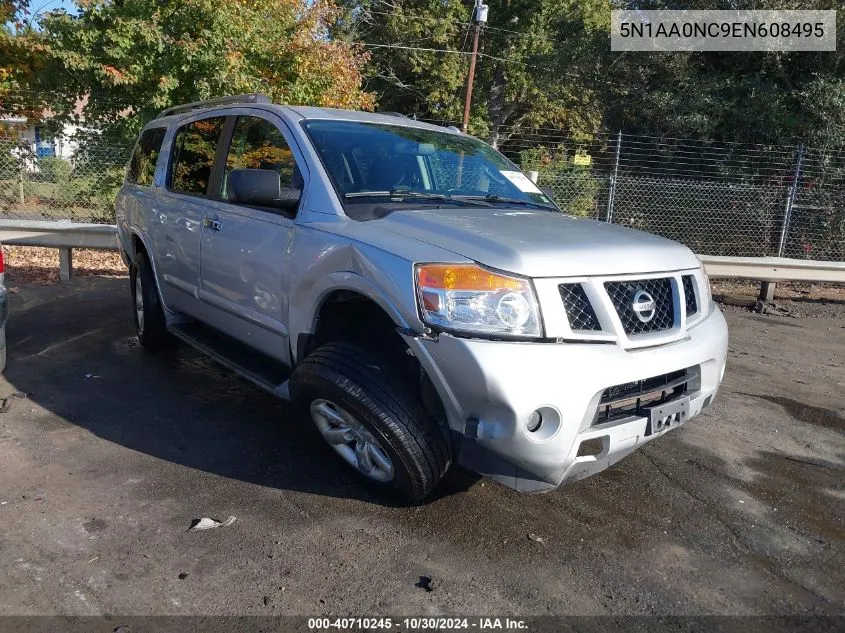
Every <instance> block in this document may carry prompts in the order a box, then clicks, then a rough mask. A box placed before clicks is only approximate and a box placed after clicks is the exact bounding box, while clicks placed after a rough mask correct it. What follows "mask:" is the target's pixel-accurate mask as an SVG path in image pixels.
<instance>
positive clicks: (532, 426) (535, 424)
mask: <svg viewBox="0 0 845 633" xmlns="http://www.w3.org/2000/svg"><path fill="white" fill-rule="evenodd" d="M541 426H543V414H542V413H540V411H539V410H538V411H533V412H532V413H531V415H529V416H528V421H527V422H526V423H525V428H526V429H528V432H529V433H536V432H537V431H539V430H540V427H541Z"/></svg>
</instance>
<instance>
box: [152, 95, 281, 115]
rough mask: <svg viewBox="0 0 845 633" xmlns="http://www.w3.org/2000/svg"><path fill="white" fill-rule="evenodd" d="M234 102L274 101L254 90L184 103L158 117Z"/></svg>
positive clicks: (163, 111) (161, 113) (160, 113)
mask: <svg viewBox="0 0 845 633" xmlns="http://www.w3.org/2000/svg"><path fill="white" fill-rule="evenodd" d="M234 103H273V101H272V100H271V99H270V97H268V96H267V95H265V94H261V93H260V92H252V93H249V94H245V95H233V96H231V97H217V98H216V99H207V100H206V101H194V102H192V103H184V104H182V105H177V106H173V107H172V108H167V109H166V110H162V111H161V112H159V114H158V117H156V118H161V117H163V116H170V115H171V114H182V113H184V112H190V111H191V110H198V109H200V108H211V107H214V106H223V105H231V104H234Z"/></svg>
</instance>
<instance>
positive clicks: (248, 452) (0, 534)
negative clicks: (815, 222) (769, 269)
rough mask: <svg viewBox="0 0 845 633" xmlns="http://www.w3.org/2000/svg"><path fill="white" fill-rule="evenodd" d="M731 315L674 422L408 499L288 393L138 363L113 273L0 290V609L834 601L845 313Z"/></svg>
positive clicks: (478, 607)
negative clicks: (704, 405)
mask: <svg viewBox="0 0 845 633" xmlns="http://www.w3.org/2000/svg"><path fill="white" fill-rule="evenodd" d="M726 316H727V319H728V322H729V325H730V328H731V346H730V356H729V361H728V369H727V373H726V377H725V383H724V384H723V387H722V390H721V392H720V394H719V396H718V397H717V399H716V401H715V403H714V405H713V406H712V407H711V408H710V409H709V410H708V411H707V413H705V414H703V415H702V416H700V417H699V418H696V419H695V420H693V421H691V422H690V423H689V424H687V425H686V426H685V427H683V428H682V429H680V430H677V431H674V432H672V433H669V434H668V435H667V436H664V437H663V438H661V439H659V440H657V441H655V442H652V443H650V444H649V445H647V446H646V447H645V448H644V449H642V450H640V451H638V452H636V453H634V454H633V455H631V456H630V457H628V458H626V459H625V460H623V461H622V462H620V463H619V464H617V465H615V466H614V467H612V468H610V469H609V470H607V471H605V472H604V473H602V474H601V475H598V476H596V477H593V478H591V479H588V480H585V481H582V482H579V483H577V484H575V485H572V486H570V487H567V488H563V489H560V490H558V491H556V492H554V493H550V494H547V495H540V496H525V495H519V494H517V493H515V492H512V491H510V490H508V489H505V488H503V487H501V486H498V485H496V484H494V483H492V482H489V481H484V480H480V479H478V478H476V477H473V476H471V475H469V474H467V473H464V472H460V471H454V472H453V473H452V474H451V476H450V477H449V478H448V480H447V481H446V482H445V484H444V485H443V486H442V488H441V489H440V490H439V495H438V497H437V498H436V499H434V500H433V501H432V502H431V503H430V504H428V505H426V506H424V507H420V508H404V507H394V506H392V505H389V504H385V503H384V502H382V501H380V500H379V499H377V498H374V497H372V496H371V495H369V494H368V493H367V492H366V491H364V490H363V489H361V488H360V487H359V485H358V484H357V483H356V481H355V480H354V479H353V478H352V477H351V476H350V474H349V473H348V472H347V471H346V470H345V466H344V465H343V464H341V463H339V460H337V459H336V458H334V457H333V455H332V454H331V453H330V452H329V449H328V448H326V447H324V446H323V445H322V443H321V442H322V440H320V439H319V438H318V437H317V436H316V434H315V433H314V432H313V431H312V430H311V429H310V428H309V427H308V426H307V425H304V424H301V423H300V421H298V420H295V419H294V418H293V416H292V415H291V412H290V410H289V409H288V407H286V406H285V405H284V404H281V403H279V402H277V401H275V400H274V399H272V398H271V397H270V396H267V395H265V394H263V393H261V392H258V391H256V390H254V389H253V388H251V387H249V386H247V385H244V384H243V383H241V382H240V381H238V380H237V379H235V378H234V377H233V376H232V375H230V374H229V373H227V372H226V371H224V370H222V369H219V368H217V367H216V366H214V365H212V364H211V363H209V362H208V361H206V360H205V359H203V358H201V357H198V356H197V355H196V354H194V353H193V352H191V351H190V350H187V349H180V350H179V351H178V352H176V353H173V354H170V355H165V356H161V357H150V356H148V355H146V354H143V353H142V352H141V350H140V349H138V347H137V345H136V343H135V342H134V339H133V337H132V330H131V325H130V314H129V301H128V291H127V282H126V280H125V279H79V280H76V281H74V282H72V283H71V284H64V285H55V286H50V287H35V286H19V287H18V292H17V293H16V294H14V295H13V296H12V314H11V317H10V323H9V326H8V344H9V366H8V368H7V371H6V374H5V377H4V378H0V396H7V395H10V394H13V393H15V392H19V393H28V394H30V395H29V396H28V397H26V398H23V397H11V398H9V399H8V400H6V401H5V404H6V405H7V406H8V409H6V410H4V412H2V413H0V614H4V615H8V614H64V615H70V614H76V615H86V616H88V615H96V614H102V613H107V614H136V615H152V614H238V615H272V614H282V613H285V614H317V613H332V614H359V615H362V614H370V615H371V614H408V615H411V614H416V615H421V614H435V613H473V614H478V613H499V614H504V613H508V614H515V615H519V614H522V615H545V614H580V615H589V614H616V615H624V614H801V615H804V614H807V615H809V614H838V615H842V614H845V564H843V563H844V562H845V485H843V483H845V477H843V472H844V471H843V465H845V309H842V306H841V305H840V306H839V308H838V312H837V310H836V309H835V310H834V311H833V313H831V314H829V315H820V316H817V317H815V318H786V317H776V316H768V315H758V314H753V313H750V312H748V311H746V310H741V309H737V308H728V309H726ZM2 409H4V407H2V406H0V410H2ZM229 515H234V516H236V517H237V520H236V522H235V523H234V524H233V525H231V526H229V527H225V528H219V529H215V530H210V531H207V532H188V531H187V529H188V527H189V526H190V525H191V522H192V521H193V520H194V519H197V518H200V517H213V518H216V519H225V518H226V517H228V516H229ZM529 534H533V535H535V536H539V537H540V538H541V539H542V541H539V540H532V539H531V538H529V536H528V535H529ZM421 576H425V577H428V578H430V579H431V583H430V584H429V585H428V588H427V589H426V588H425V587H426V585H425V583H420V577H421ZM109 630H110V629H109Z"/></svg>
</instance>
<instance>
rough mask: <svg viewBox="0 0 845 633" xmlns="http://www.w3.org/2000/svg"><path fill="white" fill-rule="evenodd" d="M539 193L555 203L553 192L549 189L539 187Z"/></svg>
mask: <svg viewBox="0 0 845 633" xmlns="http://www.w3.org/2000/svg"><path fill="white" fill-rule="evenodd" d="M540 191H542V192H543V193H544V194H545V195H546V196H547V197H548V199H549V200H551V201H552V202H554V201H555V192H554V190H553V189H552V188H551V187H540Z"/></svg>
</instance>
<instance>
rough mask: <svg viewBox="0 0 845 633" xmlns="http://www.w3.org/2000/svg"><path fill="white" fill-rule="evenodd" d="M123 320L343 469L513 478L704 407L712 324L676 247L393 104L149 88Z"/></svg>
mask: <svg viewBox="0 0 845 633" xmlns="http://www.w3.org/2000/svg"><path fill="white" fill-rule="evenodd" d="M116 212H117V224H118V229H119V233H120V242H121V248H122V253H123V257H124V259H125V261H126V263H127V265H128V266H129V267H130V271H131V275H130V283H131V296H132V301H133V305H134V315H135V326H136V328H137V333H138V338H139V339H140V341H141V344H142V345H143V347H144V348H145V349H147V350H151V351H154V350H160V349H162V348H165V347H168V346H170V345H172V344H173V342H174V341H175V340H177V339H179V340H182V341H184V342H186V343H188V344H189V345H191V346H193V347H195V348H198V349H199V350H201V351H202V352H204V353H206V354H208V355H210V356H211V357H213V358H214V359H216V360H217V361H219V362H220V363H222V364H223V365H225V366H227V367H229V368H231V369H232V370H233V371H235V372H237V373H238V374H240V375H241V376H243V377H244V378H247V379H249V380H250V381H252V382H253V383H255V384H256V385H259V386H260V387H263V388H264V389H267V390H268V391H270V392H272V393H274V394H276V395H278V396H279V397H281V398H290V399H292V400H293V402H294V403H295V405H296V406H297V407H298V408H299V410H300V411H301V412H302V414H303V415H304V416H306V417H308V418H310V419H311V420H312V421H313V423H314V424H315V425H316V428H317V429H318V430H319V432H320V434H322V436H323V437H324V438H325V440H326V441H327V442H328V444H329V445H330V446H331V448H332V449H333V450H334V451H335V452H336V453H337V454H338V455H339V456H340V457H341V459H343V460H344V461H345V462H347V463H348V464H349V465H350V466H351V467H352V468H354V469H355V470H356V471H357V472H358V473H359V474H360V475H361V476H362V477H363V478H364V480H365V481H367V482H369V483H370V484H372V485H373V486H376V487H378V488H380V489H381V490H382V491H383V492H388V493H392V494H394V495H396V496H398V497H400V498H403V499H405V500H407V501H411V502H419V501H421V500H423V499H425V498H426V497H427V496H428V495H429V494H430V493H431V492H432V491H433V490H434V488H435V486H436V485H437V483H438V482H439V481H440V479H441V478H442V477H443V475H444V474H445V473H446V471H447V470H448V469H449V467H450V465H451V464H452V463H453V462H457V463H458V464H460V465H462V466H464V467H466V468H469V469H471V470H473V471H475V472H478V473H481V474H483V475H486V476H488V477H490V478H493V479H495V480H497V481H499V482H501V483H503V484H505V485H507V486H510V487H512V488H515V489H517V490H521V491H546V490H551V489H554V488H556V487H557V486H559V485H560V484H562V483H566V482H571V481H574V480H577V479H581V478H583V477H587V476H589V475H591V474H594V473H596V472H598V471H600V470H602V469H604V468H606V467H608V466H609V465H611V464H613V463H614V462H616V461H618V460H619V459H621V458H622V457H624V456H625V455H627V454H628V453H630V452H631V451H633V450H634V449H636V448H637V447H639V446H642V445H643V443H645V442H647V441H649V440H652V439H654V438H655V437H658V436H660V435H662V434H663V433H665V432H667V431H668V430H670V429H673V428H675V427H677V426H680V425H682V424H684V423H686V422H687V421H688V420H689V419H690V418H692V417H693V416H695V415H697V414H698V413H699V412H700V411H701V410H702V409H703V408H704V407H706V406H707V405H709V404H710V402H711V401H712V399H713V397H714V395H715V394H716V391H717V389H718V387H719V383H720V382H721V380H722V376H723V374H724V369H725V355H726V351H727V342H728V332H727V327H726V325H725V321H724V318H723V317H722V315H721V313H720V312H719V310H718V308H717V307H716V306H715V305H714V304H713V302H712V300H711V297H710V291H709V282H708V280H707V277H706V275H705V274H704V270H703V269H702V267H701V264H700V262H699V261H698V259H697V258H696V257H695V255H694V254H693V253H692V252H690V251H689V249H687V248H685V247H684V246H681V245H680V244H677V243H675V242H671V241H669V240H666V239H663V238H660V237H656V236H654V235H649V234H646V233H641V232H638V231H634V230H630V229H626V228H622V227H619V226H614V225H609V224H604V223H600V222H595V221H592V220H586V219H580V218H575V217H571V216H569V215H566V213H565V212H562V211H561V210H560V209H559V208H558V207H557V206H556V205H555V203H554V202H553V201H552V199H551V198H550V197H549V196H548V195H546V194H545V193H544V192H543V191H541V190H540V189H539V188H538V187H537V186H536V185H535V184H534V183H533V182H532V181H531V180H530V179H529V178H528V177H526V176H525V175H524V174H523V173H522V172H521V171H520V170H519V168H518V167H516V166H515V165H514V164H513V163H511V162H510V161H508V160H507V159H506V158H504V157H503V156H502V155H501V154H499V153H498V152H496V151H495V150H493V149H491V148H490V147H489V146H487V145H485V144H484V143H482V142H481V141H478V140H476V139H474V138H471V137H468V136H466V135H463V134H461V133H459V132H458V131H457V130H454V129H445V128H441V127H437V126H434V125H427V124H424V123H419V122H416V121H412V120H410V119H408V118H405V117H402V116H398V115H386V114H369V113H362V112H347V111H341V110H327V109H319V108H309V107H288V106H281V105H274V104H272V103H270V101H269V100H268V99H267V98H266V97H263V96H262V95H243V96H239V97H227V98H224V99H217V100H214V101H208V102H202V103H193V104H188V105H185V106H179V107H176V108H171V109H169V110H166V111H164V112H162V113H161V115H160V116H159V117H158V118H156V119H155V120H153V121H152V122H150V123H149V124H148V125H147V126H146V127H145V128H144V130H143V132H142V133H141V136H140V138H139V140H138V143H137V146H136V147H135V150H134V152H133V154H132V158H131V160H130V162H129V165H128V167H127V172H126V180H125V183H124V185H123V187H122V188H121V190H120V193H119V195H118V196H117V201H116Z"/></svg>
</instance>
